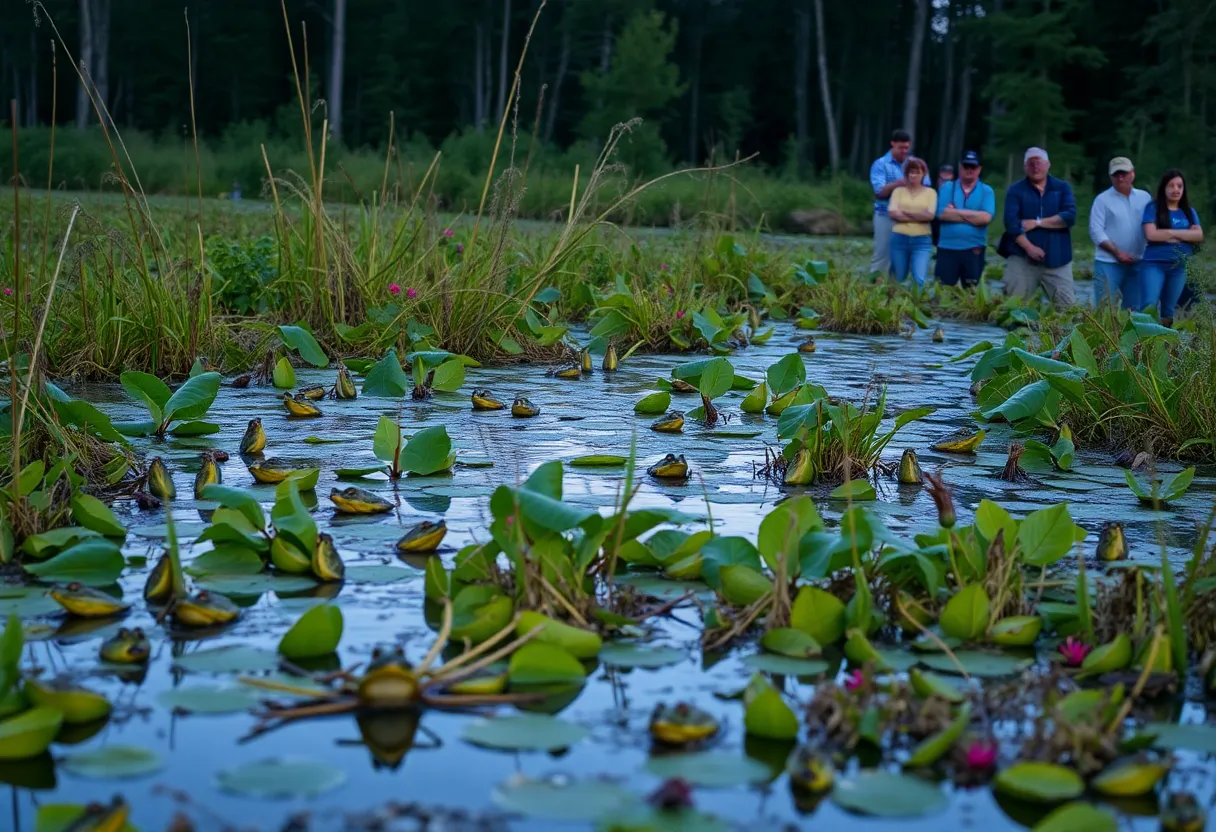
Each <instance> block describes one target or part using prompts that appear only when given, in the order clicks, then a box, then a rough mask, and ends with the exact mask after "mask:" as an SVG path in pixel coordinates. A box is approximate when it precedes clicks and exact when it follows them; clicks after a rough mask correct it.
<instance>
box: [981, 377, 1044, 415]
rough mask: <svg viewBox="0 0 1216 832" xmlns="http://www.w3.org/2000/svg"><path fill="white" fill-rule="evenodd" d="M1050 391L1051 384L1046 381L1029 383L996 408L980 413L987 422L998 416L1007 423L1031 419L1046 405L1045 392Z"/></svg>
mask: <svg viewBox="0 0 1216 832" xmlns="http://www.w3.org/2000/svg"><path fill="white" fill-rule="evenodd" d="M1050 389H1051V384H1050V383H1049V382H1047V381H1046V380H1040V381H1035V382H1031V383H1030V384H1027V385H1026V386H1025V387H1023V388H1021V389H1020V390H1018V391H1017V392H1015V393H1014V394H1013V395H1011V396H1010V397H1009V398H1007V399H1005V401H1003V402H1001V403H1000V404H999V405H997V406H996V407H991V408H988V409H987V410H984V411H982V415H983V417H984V418H985V419H989V420H992V419H995V418H996V417H998V416H1000V417H1003V418H1004V419H1005V421H1007V422H1020V421H1021V420H1023V419H1030V418H1033V417H1035V416H1037V415H1039V413H1040V412H1041V411H1042V410H1043V406H1044V405H1045V404H1047V391H1048V390H1050Z"/></svg>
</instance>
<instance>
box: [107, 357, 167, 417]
mask: <svg viewBox="0 0 1216 832" xmlns="http://www.w3.org/2000/svg"><path fill="white" fill-rule="evenodd" d="M118 380H119V382H120V383H121V384H122V389H123V390H125V391H127V395H129V396H130V397H131V398H133V399H137V400H139V401H141V402H143V403H144V405H145V406H146V407H147V408H148V412H149V413H150V414H151V415H152V421H153V422H156V423H157V424H160V423H161V422H162V421H164V412H165V404H166V403H167V402H168V401H169V399H170V397H172V395H173V391H172V390H170V389H169V385H167V384H165V383H164V382H163V381H161V380H160V379H159V378H157V377H156V376H154V375H151V374H150V373H141V372H138V371H135V370H128V371H127V372H125V373H123V374H122V375H120V376H119V377H118Z"/></svg>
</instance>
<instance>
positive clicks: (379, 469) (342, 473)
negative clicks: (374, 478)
mask: <svg viewBox="0 0 1216 832" xmlns="http://www.w3.org/2000/svg"><path fill="white" fill-rule="evenodd" d="M383 473H384V466H383V465H367V466H364V467H363V468H335V469H334V476H335V477H337V478H338V479H340V480H354V479H360V478H362V477H368V476H371V475H372V474H383Z"/></svg>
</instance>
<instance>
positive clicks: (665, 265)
mask: <svg viewBox="0 0 1216 832" xmlns="http://www.w3.org/2000/svg"><path fill="white" fill-rule="evenodd" d="M668 268H669V267H668V265H667V264H666V263H660V264H659V271H661V272H665V271H667V270H668Z"/></svg>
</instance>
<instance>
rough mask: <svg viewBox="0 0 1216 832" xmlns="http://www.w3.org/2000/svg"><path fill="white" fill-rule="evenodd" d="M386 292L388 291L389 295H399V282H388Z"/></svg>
mask: <svg viewBox="0 0 1216 832" xmlns="http://www.w3.org/2000/svg"><path fill="white" fill-rule="evenodd" d="M388 293H389V294H390V295H399V294H401V286H400V285H399V284H396V283H390V284H388Z"/></svg>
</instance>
